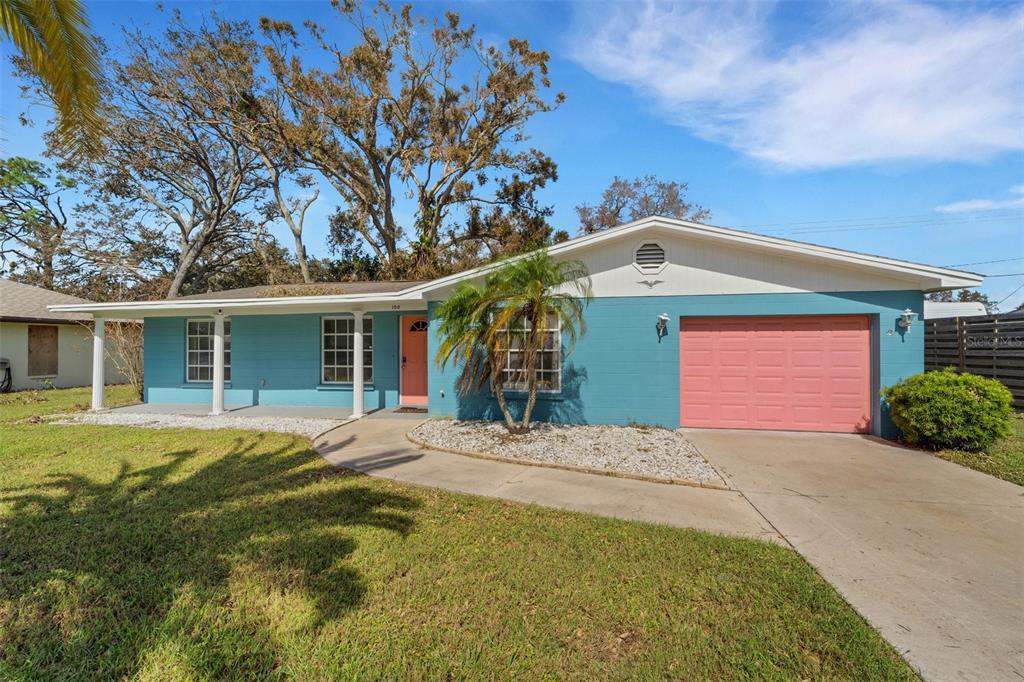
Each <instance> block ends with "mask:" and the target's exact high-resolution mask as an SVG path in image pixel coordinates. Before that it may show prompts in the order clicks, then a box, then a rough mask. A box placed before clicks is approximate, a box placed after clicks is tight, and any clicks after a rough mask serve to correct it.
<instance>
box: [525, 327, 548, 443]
mask: <svg viewBox="0 0 1024 682" xmlns="http://www.w3.org/2000/svg"><path fill="white" fill-rule="evenodd" d="M537 317H538V316H537V315H534V316H533V318H532V319H531V320H530V333H529V334H528V335H527V337H526V338H527V342H526V354H525V356H524V357H523V371H524V372H525V373H526V406H525V407H524V408H523V422H522V428H523V430H524V431H528V430H529V429H530V416H531V415H532V414H533V407H534V405H536V404H537V356H538V355H540V349H541V348H543V346H544V331H543V329H542V330H541V331H540V332H538V331H537V329H538V325H539V323H538V321H537Z"/></svg>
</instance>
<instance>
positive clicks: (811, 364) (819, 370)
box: [679, 315, 871, 432]
mask: <svg viewBox="0 0 1024 682" xmlns="http://www.w3.org/2000/svg"><path fill="white" fill-rule="evenodd" d="M870 329H871V325H870V322H869V320H868V318H867V317H866V316H863V315H843V316H839V315H835V316H833V315H821V316H806V317H804V316H800V317H697V318H685V317H684V318H682V319H681V320H680V323H679V360H680V382H679V395H680V398H679V403H680V405H679V411H680V423H681V424H682V425H683V426H693V427H708V428H730V429H780V430H791V431H841V432H866V431H868V430H869V427H870V421H871V339H870Z"/></svg>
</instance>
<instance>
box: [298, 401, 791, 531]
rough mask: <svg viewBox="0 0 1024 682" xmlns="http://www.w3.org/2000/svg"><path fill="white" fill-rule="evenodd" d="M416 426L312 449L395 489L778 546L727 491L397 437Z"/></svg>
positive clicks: (347, 432) (392, 421) (391, 421)
mask: <svg viewBox="0 0 1024 682" xmlns="http://www.w3.org/2000/svg"><path fill="white" fill-rule="evenodd" d="M418 423H419V421H418V420H417V421H413V420H410V419H407V418H397V417H392V418H388V417H371V418H367V419H360V420H359V421H355V422H351V423H349V424H344V425H342V426H340V427H338V428H336V429H334V430H332V431H328V432H327V433H325V434H322V435H321V436H319V437H318V438H316V439H315V440H314V442H313V446H314V448H316V451H317V452H318V453H320V455H321V456H322V457H323V458H324V459H326V460H327V461H328V462H330V463H331V464H334V465H337V466H342V467H345V468H347V469H353V470H355V471H359V472H362V473H365V474H369V475H371V476H378V477H381V478H387V479H391V480H394V481H401V482H403V483H412V484H415V485H423V486H429V487H433V488H442V489H444V490H453V491H456V492H462V493H471V494H474V495H484V496H487V497H498V498H501V499H505V500H511V501H513V502H525V503H531V504H539V505H544V506H548V507H558V508H561V509H569V510H573V511H583V512H590V513H593V514H600V515H602V516H611V517H615V518H621V519H630V520H634V521H649V522H654V523H664V524H667V525H671V526H679V527H683V528H698V529H700V530H706V531H710V532H713V533H725V534H727V535H740V536H745V537H755V538H761V539H765V540H772V541H777V542H783V540H782V538H781V536H780V535H779V534H778V533H777V532H776V531H775V529H774V528H772V526H771V525H770V524H769V523H768V522H767V521H765V519H764V517H762V516H761V515H760V514H759V513H758V512H757V510H755V509H754V508H753V507H752V506H751V505H750V504H749V503H748V502H747V500H746V499H744V497H743V495H742V494H740V493H738V492H735V491H731V490H730V491H725V490H712V489H707V488H694V487H689V486H682V485H668V484H665V483H651V482H648V481H638V480H633V479H625V478H614V477H612V476H600V475H595V474H585V473H579V472H575V471H563V470H561V469H550V468H544V467H535V466H529V465H525V464H512V463H507V462H496V461H491V460H484V459H475V458H472V457H465V456H462V455H456V454H452V453H447V452H438V451H436V450H424V449H420V448H417V447H416V446H415V445H413V444H412V443H410V442H409V441H408V440H407V439H406V437H405V434H406V432H408V431H409V430H410V429H411V428H413V427H414V426H415V425H416V424H418Z"/></svg>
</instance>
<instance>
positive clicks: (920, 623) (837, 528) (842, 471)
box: [684, 429, 1024, 682]
mask: <svg viewBox="0 0 1024 682" xmlns="http://www.w3.org/2000/svg"><path fill="white" fill-rule="evenodd" d="M684 432H685V433H686V436H687V437H688V438H690V439H691V440H692V441H693V442H694V443H695V444H696V445H697V447H698V448H699V449H700V450H701V451H702V452H703V453H704V456H705V457H706V458H707V459H708V461H709V462H711V464H713V465H714V466H715V467H716V468H717V469H718V470H719V471H720V472H721V473H722V474H723V475H724V476H725V477H726V479H727V480H729V482H730V483H731V485H732V486H733V487H735V488H736V489H738V490H739V491H741V492H742V493H743V494H744V495H745V496H746V497H747V499H748V500H749V501H750V502H751V504H753V505H754V507H755V508H756V509H757V510H758V511H759V512H760V513H761V514H763V515H764V517H765V518H766V519H767V520H768V521H769V522H770V523H771V524H772V525H773V526H774V527H775V528H776V529H777V530H778V531H779V532H780V533H781V534H782V535H783V536H784V537H785V538H786V539H787V540H789V542H790V543H791V544H792V545H793V547H794V548H796V550H797V551H799V552H800V553H801V554H802V555H803V556H804V557H805V558H806V559H807V560H808V561H810V562H811V564H813V565H814V566H815V567H816V568H817V569H818V571H820V572H821V574H822V575H823V576H824V577H825V578H826V579H827V580H828V581H829V582H831V583H832V584H833V585H834V586H835V587H836V589H838V590H839V592H840V593H841V594H842V595H843V596H844V597H845V598H846V599H847V601H849V602H850V603H851V604H852V605H853V606H854V608H856V609H857V610H858V611H859V612H860V613H861V614H862V615H863V616H864V617H865V618H867V620H868V621H869V622H870V623H871V624H872V625H873V626H874V627H875V628H877V629H878V630H879V631H880V632H881V633H882V635H883V636H885V637H886V639H888V640H889V641H890V642H891V643H892V644H893V645H894V646H895V647H896V648H897V650H899V651H900V652H901V653H902V654H903V655H904V656H905V657H906V658H907V660H909V661H910V663H911V665H913V666H914V667H915V668H916V669H917V670H918V672H919V673H921V675H922V676H923V677H924V678H925V679H927V680H1015V681H1016V682H1020V681H1021V680H1024V617H1022V613H1024V488H1021V487H1019V486H1016V485H1014V484H1012V483H1007V482H1005V481H1001V480H999V479H996V478H993V477H991V476H987V475H985V474H981V473H978V472H975V471H972V470H970V469H966V468H963V467H961V466H958V465H956V464H952V463H950V462H945V461H943V460H940V459H938V458H936V457H932V456H931V455H928V454H925V453H922V452H917V451H914V450H909V449H906V448H902V447H899V446H896V445H891V444H888V443H885V442H883V441H878V440H875V439H873V438H870V437H865V436H854V435H845V434H820V433H814V434H811V433H782V432H763V431H762V432H756V431H725V430H722V431H719V430H698V429H685V430H684Z"/></svg>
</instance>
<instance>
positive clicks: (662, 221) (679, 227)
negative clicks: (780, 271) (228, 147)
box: [408, 216, 984, 294]
mask: <svg viewBox="0 0 1024 682" xmlns="http://www.w3.org/2000/svg"><path fill="white" fill-rule="evenodd" d="M645 230H661V231H664V232H666V233H669V234H672V233H677V234H685V235H688V236H692V237H695V238H698V239H713V240H717V241H725V242H732V243H734V244H736V245H737V246H744V247H747V248H760V249H764V250H767V251H774V252H776V253H784V254H786V255H790V256H797V257H801V256H802V257H807V258H813V259H817V260H821V259H826V260H832V261H836V262H837V263H842V264H844V265H846V266H854V267H858V266H860V267H866V268H871V269H875V270H882V271H886V272H890V273H893V274H896V275H904V276H907V277H908V278H916V279H917V280H918V281H920V280H924V281H925V282H927V284H925V285H923V286H922V288H923V289H924V290H926V291H935V290H940V289H959V288H962V287H975V286H978V285H980V284H981V283H982V281H983V280H984V277H983V276H982V275H978V274H976V273H973V272H964V271H961V270H951V269H949V268H939V267H935V266H931V265H924V264H922V263H913V262H910V261H902V260H896V259H894V258H885V257H883V256H873V255H869V254H863V253H858V252H856V251H846V250H844V249H836V248H832V247H828V246H818V245H817V244H807V243H804V242H797V241H792V240H789V239H781V238H779V237H768V236H765V235H760V234H755V233H753V232H743V231H740V230H732V229H729V228H724V227H716V226H714V225H704V224H702V223H693V222H690V221H686V220H677V219H675V218H661V217H657V216H654V217H650V218H644V219H642V220H637V221H635V222H632V223H626V224H625V225H620V226H619V227H613V228H611V229H608V230H603V231H601V232H596V233H594V234H589V235H584V236H582V237H577V238H575V239H570V240H569V241H566V242H562V243H561V244H555V245H554V246H551V247H548V253H550V254H551V255H552V256H558V255H565V254H569V253H572V252H575V251H579V250H581V249H584V248H588V247H591V246H596V245H598V244H601V243H603V242H606V241H610V240H613V239H621V238H625V237H628V236H631V235H634V234H635V233H637V232H642V231H645ZM524 255H526V254H524ZM522 257H523V256H517V257H515V258H512V259H510V260H517V259H519V258H522ZM505 262H507V261H505ZM501 264H502V262H496V263H490V264H488V265H484V266H481V267H479V268H474V269H472V270H467V271H465V272H460V273H457V274H454V275H449V276H448V277H441V278H439V279H435V280H433V281H431V282H427V283H425V284H420V285H418V286H416V287H413V288H412V289H409V290H408V291H409V292H421V293H423V294H426V293H427V292H430V291H434V290H436V289H441V288H443V287H447V286H450V285H453V284H456V283H458V282H460V281H462V280H464V279H471V278H474V277H479V276H481V275H484V274H486V273H488V272H490V271H491V270H494V269H495V268H497V267H499V266H500V265H501Z"/></svg>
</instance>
